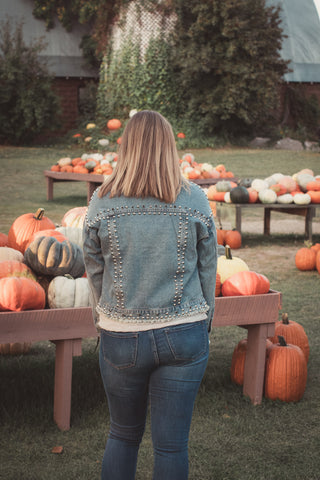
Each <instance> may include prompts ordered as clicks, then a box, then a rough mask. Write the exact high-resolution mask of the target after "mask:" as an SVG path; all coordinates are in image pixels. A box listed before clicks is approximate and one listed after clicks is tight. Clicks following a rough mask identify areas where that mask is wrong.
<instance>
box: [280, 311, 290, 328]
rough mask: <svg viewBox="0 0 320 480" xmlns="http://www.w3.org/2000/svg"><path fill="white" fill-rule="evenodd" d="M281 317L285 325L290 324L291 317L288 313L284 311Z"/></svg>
mask: <svg viewBox="0 0 320 480" xmlns="http://www.w3.org/2000/svg"><path fill="white" fill-rule="evenodd" d="M281 318H282V323H283V324H284V325H289V317H288V314H287V313H283V314H282V317H281Z"/></svg>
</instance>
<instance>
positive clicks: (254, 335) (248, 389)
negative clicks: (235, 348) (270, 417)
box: [243, 324, 274, 405]
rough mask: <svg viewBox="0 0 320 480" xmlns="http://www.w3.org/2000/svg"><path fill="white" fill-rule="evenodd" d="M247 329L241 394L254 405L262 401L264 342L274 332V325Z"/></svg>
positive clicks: (264, 359) (253, 326) (264, 358)
mask: <svg viewBox="0 0 320 480" xmlns="http://www.w3.org/2000/svg"><path fill="white" fill-rule="evenodd" d="M246 328H247V329H248V343H247V353H246V360H245V365H244V381H243V394H244V395H247V396H248V397H250V399H251V401H252V403H253V404H254V405H258V404H260V403H261V401H262V395H263V384H264V372H265V363H266V340H267V337H268V336H271V335H272V334H273V332H274V324H259V325H250V326H248V327H246Z"/></svg>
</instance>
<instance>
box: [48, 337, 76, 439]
mask: <svg viewBox="0 0 320 480" xmlns="http://www.w3.org/2000/svg"><path fill="white" fill-rule="evenodd" d="M54 343H55V345H56V361H55V377H54V406H53V418H54V420H55V422H56V424H57V425H58V427H59V428H60V430H69V429H70V417H71V386H72V358H73V356H79V355H81V339H71V340H55V341H54Z"/></svg>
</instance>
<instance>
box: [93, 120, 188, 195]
mask: <svg viewBox="0 0 320 480" xmlns="http://www.w3.org/2000/svg"><path fill="white" fill-rule="evenodd" d="M186 183H187V181H186V180H185V179H184V177H183V176H182V174H181V170H180V165H179V155H178V152H177V148H176V143H175V138H174V134H173V131H172V127H171V125H170V123H169V122H168V121H167V120H166V119H165V118H164V117H163V116H162V115H161V114H160V113H158V112H154V111H152V110H143V111H141V112H138V113H136V114H135V115H134V116H133V117H132V118H131V119H130V120H129V122H128V124H127V126H126V128H125V129H124V132H123V135H122V137H121V145H120V147H119V152H118V160H117V165H116V167H115V169H114V171H113V172H112V174H111V175H110V176H109V177H108V178H107V179H106V180H105V181H104V183H103V184H102V185H101V187H100V189H99V193H98V195H99V197H103V196H104V195H106V194H107V193H109V192H110V197H114V196H120V195H124V196H126V197H138V198H140V197H141V198H144V197H155V198H157V199H159V200H161V201H164V202H166V203H171V202H174V201H175V200H176V198H177V195H178V193H179V192H180V190H181V187H182V185H183V184H186Z"/></svg>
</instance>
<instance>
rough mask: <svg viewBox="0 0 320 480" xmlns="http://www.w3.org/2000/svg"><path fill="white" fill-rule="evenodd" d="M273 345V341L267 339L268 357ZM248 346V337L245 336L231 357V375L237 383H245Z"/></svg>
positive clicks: (232, 379)
mask: <svg viewBox="0 0 320 480" xmlns="http://www.w3.org/2000/svg"><path fill="white" fill-rule="evenodd" d="M272 346H273V343H272V342H271V341H270V340H269V339H267V340H266V357H268V355H269V353H270V350H271V348H272ZM247 348H248V339H247V338H243V339H242V340H240V341H239V342H238V344H237V345H236V346H235V348H234V350H233V354H232V359H231V369H230V377H231V381H232V382H233V383H236V384H237V385H243V381H244V365H245V361H246V355H247Z"/></svg>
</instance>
